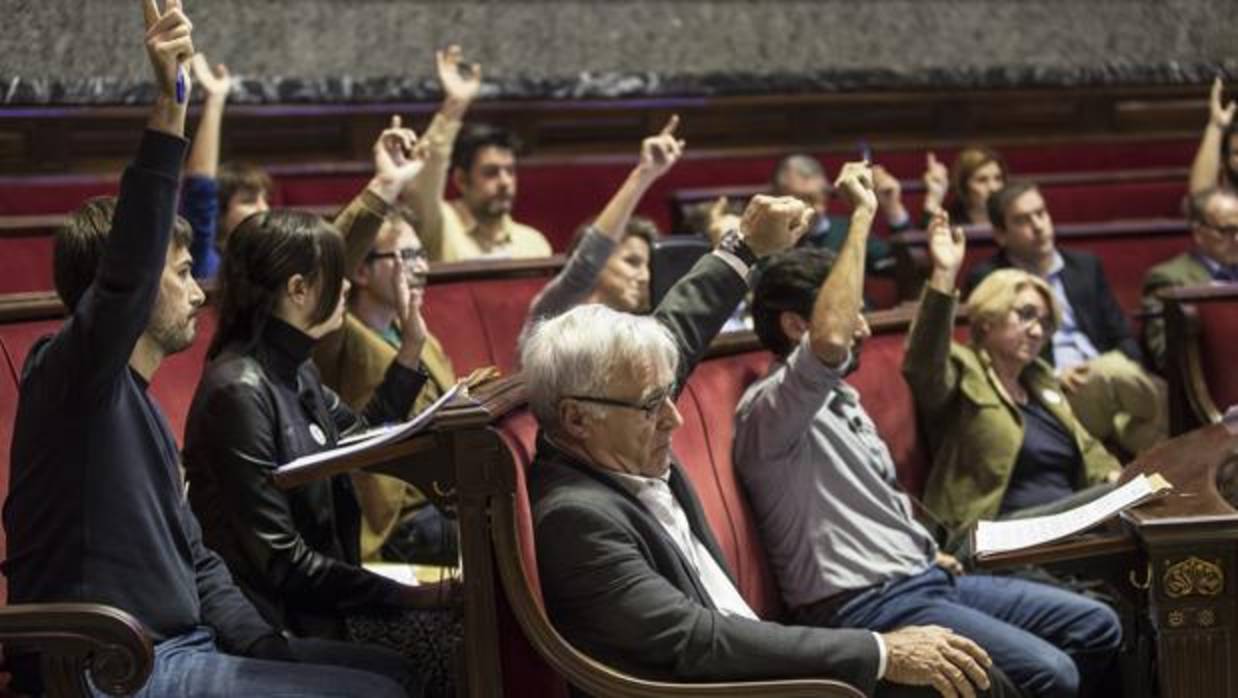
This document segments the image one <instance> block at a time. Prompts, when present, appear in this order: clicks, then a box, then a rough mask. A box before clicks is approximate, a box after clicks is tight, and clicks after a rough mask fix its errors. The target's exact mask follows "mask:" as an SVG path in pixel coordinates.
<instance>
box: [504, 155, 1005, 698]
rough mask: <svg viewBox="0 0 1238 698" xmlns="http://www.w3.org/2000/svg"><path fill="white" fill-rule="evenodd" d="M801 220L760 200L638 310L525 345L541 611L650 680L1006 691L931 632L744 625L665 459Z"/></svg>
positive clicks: (687, 491)
mask: <svg viewBox="0 0 1238 698" xmlns="http://www.w3.org/2000/svg"><path fill="white" fill-rule="evenodd" d="M847 173H848V174H847V175H845V176H844V177H843V179H842V180H841V181H840V186H846V187H868V188H870V189H871V186H872V184H871V181H872V180H871V175H870V174H869V172H868V170H867V168H862V167H858V166H857V167H856V168H850V169H848V170H847ZM810 215H811V212H810V210H809V209H808V208H807V207H806V206H804V205H803V204H802V203H800V202H798V201H796V200H794V199H790V198H771V197H765V196H758V197H756V198H755V199H754V200H753V201H752V203H750V204H749V206H748V209H747V210H746V211H745V212H744V215H743V218H742V221H741V223H740V226H739V229H738V230H735V231H731V232H729V233H727V235H726V236H724V238H723V240H722V242H721V243H720V244H719V249H717V250H716V251H714V252H713V253H712V254H709V255H706V256H705V257H704V258H702V259H701V261H700V262H699V263H698V264H697V265H696V266H695V267H694V268H693V269H692V271H691V272H689V273H688V274H687V275H686V276H684V278H683V279H681V280H680V281H679V283H678V284H676V285H675V287H674V288H672V289H671V291H670V292H669V293H668V294H667V296H666V298H665V299H664V300H663V301H662V303H661V304H660V305H659V306H658V308H657V309H656V310H655V311H654V313H653V315H652V316H650V317H637V316H634V315H629V314H625V313H620V312H616V311H613V310H610V309H608V308H605V307H602V306H598V305H584V306H579V307H577V308H574V309H573V310H571V311H569V312H567V313H565V314H564V315H561V316H559V317H557V318H554V319H552V320H547V321H545V322H543V323H541V324H540V325H538V326H537V327H536V328H535V329H534V330H533V332H532V333H531V335H530V336H529V337H528V338H527V340H526V342H525V344H524V348H523V352H522V357H521V358H522V362H523V365H524V375H525V378H526V383H527V385H528V388H529V397H530V402H531V406H532V409H533V412H534V414H535V415H536V416H537V419H538V423H539V425H540V427H541V432H540V434H539V435H538V440H537V455H536V457H535V460H534V464H533V466H532V470H531V474H530V480H529V485H530V494H531V499H532V506H533V514H534V528H535V537H536V540H537V553H538V566H539V572H540V576H541V581H542V591H543V594H544V598H545V602H546V609H547V612H548V614H549V616H550V619H551V621H552V622H554V624H555V626H556V627H557V628H558V630H559V632H561V633H563V635H564V637H565V638H567V639H568V641H570V642H571V643H572V644H574V645H575V646H576V647H578V648H579V649H581V650H582V651H584V652H585V653H587V654H589V655H590V656H592V657H594V658H595V659H598V660H600V661H602V662H605V663H606V664H609V665H611V666H613V667H615V668H617V669H619V670H621V671H625V672H628V673H631V674H634V675H637V676H641V677H645V678H649V679H654V680H671V681H687V682H692V681H742V680H758V679H779V678H797V677H823V678H833V679H839V680H842V681H846V682H848V683H850V684H852V685H854V686H857V687H859V688H860V689H861V690H863V691H864V692H865V694H867V695H873V694H874V693H875V694H876V695H880V696H904V695H905V696H920V695H924V696H927V695H936V692H935V691H932V690H930V689H925V688H919V687H918V686H927V685H929V684H936V683H938V681H939V680H943V679H944V676H945V675H946V674H947V673H954V674H957V677H958V679H959V680H958V681H956V682H954V683H953V685H958V686H960V689H959V690H958V692H957V693H956V692H954V691H953V690H952V689H951V688H950V687H951V682H949V681H947V682H946V683H945V684H944V685H942V690H943V693H944V695H963V696H972V695H975V691H974V690H973V689H972V686H973V685H975V686H979V687H981V690H984V691H986V694H988V695H1018V692H1017V690H1016V689H1014V688H1013V687H1012V686H1011V685H1010V684H1009V683H1008V682H1007V680H1006V679H1005V677H1004V676H1002V675H1001V674H1000V673H999V672H997V671H996V670H991V669H990V661H989V659H988V657H987V655H985V653H984V651H983V650H981V649H980V648H979V647H978V646H976V645H975V644H974V643H972V642H970V641H968V640H966V639H964V638H962V637H959V636H956V635H953V634H951V633H949V632H948V631H945V630H943V629H940V628H903V629H900V630H896V631H894V632H891V633H887V634H885V635H884V636H881V635H877V634H875V633H872V632H869V631H866V630H836V629H825V628H807V627H789V626H783V625H780V624H778V623H773V622H766V621H762V620H760V619H759V618H757V617H756V615H755V614H754V613H753V611H752V610H751V609H750V608H749V607H748V605H747V603H746V602H745V601H744V599H743V597H742V596H741V595H740V593H739V591H738V590H737V589H736V587H735V584H734V582H733V581H732V578H731V576H730V573H729V572H728V571H727V569H726V563H725V561H724V560H723V557H722V554H721V551H720V549H719V547H718V544H717V542H716V540H715V539H714V537H713V535H712V534H711V532H710V530H709V525H708V523H707V522H706V520H705V516H704V514H703V512H702V509H701V504H700V502H699V500H698V499H697V497H696V495H695V493H694V492H693V489H692V485H691V483H690V482H689V481H688V479H687V477H686V476H685V475H684V472H683V470H682V469H681V468H680V466H679V465H678V464H677V463H676V462H675V459H674V456H673V454H672V453H671V435H672V433H673V432H674V431H675V429H676V428H678V427H679V426H680V425H681V424H682V423H683V420H682V418H681V417H680V414H679V412H678V410H677V409H676V407H675V398H676V396H677V395H678V392H679V388H680V387H681V386H682V385H683V384H684V381H685V380H686V379H687V377H688V375H689V374H690V373H691V371H692V368H693V367H694V366H695V365H696V363H697V361H698V360H700V358H701V356H702V354H703V353H704V352H705V350H706V349H707V348H708V346H709V343H710V341H711V340H712V339H713V337H714V336H715V335H716V334H717V332H718V330H719V328H721V327H722V324H723V322H724V321H725V320H726V318H727V316H728V315H729V314H730V311H731V309H733V308H734V307H735V305H736V304H737V303H738V302H739V300H740V299H741V298H742V297H743V295H744V294H745V293H746V292H747V291H748V276H749V270H750V269H751V267H752V265H753V264H755V262H756V261H757V260H758V258H761V257H764V256H767V255H769V254H772V253H774V252H778V251H780V250H783V249H786V248H789V247H791V246H792V245H793V244H794V242H795V241H796V240H797V239H798V237H799V235H800V234H801V233H802V231H803V228H804V227H806V225H807V222H808V221H809V220H810ZM964 675H966V677H967V678H966V679H965V678H963V676H964ZM990 682H991V683H992V689H989V686H990ZM900 684H901V685H900ZM946 691H949V692H946ZM990 691H991V692H990Z"/></svg>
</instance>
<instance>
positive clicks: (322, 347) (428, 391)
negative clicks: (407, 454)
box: [314, 313, 456, 561]
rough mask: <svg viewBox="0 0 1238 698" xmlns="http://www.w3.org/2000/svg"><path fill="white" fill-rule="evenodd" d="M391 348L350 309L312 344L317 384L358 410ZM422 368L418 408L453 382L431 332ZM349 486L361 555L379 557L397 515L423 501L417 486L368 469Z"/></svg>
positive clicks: (383, 369) (387, 361) (380, 379)
mask: <svg viewBox="0 0 1238 698" xmlns="http://www.w3.org/2000/svg"><path fill="white" fill-rule="evenodd" d="M395 356H396V349H395V347H393V346H391V345H390V344H388V343H387V341H386V340H385V339H383V338H382V336H380V335H379V334H378V333H377V332H375V331H374V330H371V329H370V328H369V327H367V326H366V325H365V324H364V323H363V322H361V321H360V320H358V319H357V318H356V317H355V316H353V315H352V314H351V313H349V314H346V315H345V316H344V326H343V327H342V328H341V329H340V330H339V331H338V332H332V333H331V334H329V335H327V336H326V337H323V338H322V339H321V340H320V341H319V342H318V344H317V345H316V346H315V347H314V364H315V365H316V366H317V367H318V371H319V373H321V374H322V383H323V385H326V386H327V387H329V388H331V389H332V390H334V391H335V392H336V393H338V394H339V396H340V399H342V400H343V401H344V402H346V403H348V404H349V405H350V406H352V407H353V409H361V408H362V407H363V406H364V405H365V404H366V403H367V402H368V401H369V399H370V396H371V395H373V394H374V389H375V388H377V387H378V385H379V384H380V383H382V382H383V375H384V374H385V373H386V371H387V367H388V366H390V365H391V362H392V361H394V360H395ZM421 367H422V369H423V370H424V371H425V372H426V373H428V374H429V375H430V380H428V381H426V384H425V387H424V388H422V390H421V394H420V395H418V396H417V400H416V402H415V403H414V404H413V411H414V412H417V411H420V410H422V409H424V408H425V406H426V405H428V404H430V403H431V402H433V401H434V400H436V399H438V397H439V396H440V395H442V394H443V391H444V390H446V389H447V388H449V387H451V386H452V385H453V384H454V383H455V380H456V378H455V371H454V369H453V368H452V365H451V359H450V358H448V357H447V354H446V353H445V352H444V351H443V346H442V345H441V344H439V342H438V340H437V339H435V338H434V337H433V336H430V337H427V338H426V346H425V348H424V349H422V350H421ZM353 485H354V486H355V487H356V490H357V498H358V499H359V500H360V502H361V514H362V517H361V559H362V561H373V560H378V559H379V551H380V550H381V549H382V547H383V543H384V542H386V540H387V536H389V535H391V531H392V529H394V528H395V526H396V524H397V523H399V521H400V517H401V514H402V513H403V512H404V511H406V510H407V509H409V508H413V507H416V506H418V505H420V504H421V503H422V502H424V501H425V498H424V497H423V496H422V495H421V493H420V492H418V491H417V490H416V488H414V487H412V486H411V485H408V484H407V483H405V482H403V481H402V480H397V479H395V478H391V477H385V476H383V475H373V474H371V473H354V474H353Z"/></svg>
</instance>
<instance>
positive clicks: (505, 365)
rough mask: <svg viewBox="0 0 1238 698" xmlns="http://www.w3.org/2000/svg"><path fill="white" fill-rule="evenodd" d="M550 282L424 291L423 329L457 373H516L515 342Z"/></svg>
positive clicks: (473, 283)
mask: <svg viewBox="0 0 1238 698" xmlns="http://www.w3.org/2000/svg"><path fill="white" fill-rule="evenodd" d="M548 281H549V278H547V277H544V276H538V277H527V278H516V279H480V280H470V281H454V282H450V283H441V284H432V285H430V286H427V287H426V300H425V304H424V306H423V308H424V309H423V313H424V317H425V319H426V326H427V327H429V328H430V332H432V333H433V334H434V336H435V337H437V338H438V340H439V342H441V343H442V345H443V348H444V349H445V350H446V352H447V355H448V356H450V357H451V361H452V364H453V365H454V366H455V369H456V373H457V374H459V375H465V374H467V373H468V372H469V371H472V370H473V369H475V368H479V367H482V366H498V367H499V369H500V370H502V371H503V372H504V373H505V374H509V373H514V372H515V370H516V364H517V363H518V358H519V357H518V356H517V354H516V342H517V339H518V338H519V337H520V328H521V327H523V326H524V319H525V316H526V315H527V314H528V312H529V305H530V304H531V303H532V302H533V298H534V297H535V296H536V295H537V293H538V291H540V290H541V289H542V287H543V286H545V285H546V283H547V282H548Z"/></svg>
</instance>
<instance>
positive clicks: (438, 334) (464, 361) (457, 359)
mask: <svg viewBox="0 0 1238 698" xmlns="http://www.w3.org/2000/svg"><path fill="white" fill-rule="evenodd" d="M421 312H422V316H423V317H424V318H425V321H426V326H427V327H428V328H429V329H430V333H431V334H433V335H434V337H435V338H436V339H438V341H439V342H440V343H441V344H442V345H443V349H444V350H445V351H446V352H447V355H448V356H450V357H451V363H452V365H453V366H454V367H455V369H456V374H457V375H461V376H463V375H466V374H468V372H469V371H472V370H473V369H475V368H479V367H481V366H490V365H492V364H493V363H494V358H493V357H492V356H491V355H490V346H489V344H487V343H486V341H485V339H484V337H481V336H479V333H480V329H479V328H480V327H481V318H480V317H478V315H477V304H476V303H474V302H473V292H472V290H471V289H470V288H469V284H468V283H467V282H462V283H448V284H432V285H430V286H427V287H426V296H425V302H424V303H423V304H422V311H421Z"/></svg>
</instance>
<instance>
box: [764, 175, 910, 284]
mask: <svg viewBox="0 0 1238 698" xmlns="http://www.w3.org/2000/svg"><path fill="white" fill-rule="evenodd" d="M872 171H873V177H874V180H873V181H874V185H875V186H876V187H877V201H878V204H879V207H880V208H881V209H882V210H883V211H884V212H885V214H886V221H887V222H888V223H889V225H890V230H891V231H894V232H897V231H900V230H906V229H907V228H909V227H911V217H910V216H909V215H908V213H907V209H906V208H904V207H903V201H902V190H901V188H900V187H899V183H898V180H897V179H895V178H894V177H893V176H892V175H891V174H890V173H889V172H887V171H886V170H885V169H884V168H882V167H881V166H879V165H878V166H875V167H873V170H872ZM771 185H772V188H773V192H774V195H775V196H794V197H795V198H797V199H799V200H800V201H803V202H804V203H806V204H808V205H809V206H811V207H812V209H813V211H815V212H816V214H817V216H816V220H815V221H814V222H813V226H812V228H810V229H809V231H808V233H807V234H806V235H804V238H803V239H802V240H800V246H801V247H816V248H819V249H828V250H830V251H832V252H838V250H840V249H842V246H843V241H844V240H846V239H847V229H848V227H849V225H850V223H851V219H850V218H849V217H848V216H834V215H830V213H829V208H830V185H829V179H828V178H827V176H826V172H825V168H824V167H822V166H821V162H820V161H819V160H817V159H816V158H814V157H813V156H811V155H806V154H804V153H794V154H792V155H787V156H786V157H784V158H782V159H781V160H779V161H778V165H777V166H776V167H775V168H774V176H773V177H772V179H771ZM865 259H867V260H868V272H869V273H873V274H880V273H893V270H894V257H893V255H892V254H891V253H890V246H889V245H888V244H887V243H886V242H885V241H884V240H880V239H878V238H876V237H869V239H868V251H867V253H866V254H865Z"/></svg>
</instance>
